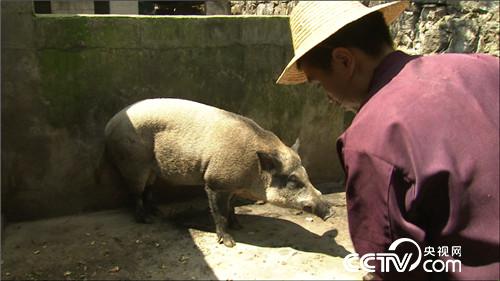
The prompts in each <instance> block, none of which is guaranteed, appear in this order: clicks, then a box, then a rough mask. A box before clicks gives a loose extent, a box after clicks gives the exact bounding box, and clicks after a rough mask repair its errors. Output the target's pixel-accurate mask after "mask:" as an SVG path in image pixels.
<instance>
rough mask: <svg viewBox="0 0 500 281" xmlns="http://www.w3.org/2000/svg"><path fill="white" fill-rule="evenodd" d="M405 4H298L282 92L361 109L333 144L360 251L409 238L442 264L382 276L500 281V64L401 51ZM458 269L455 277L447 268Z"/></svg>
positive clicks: (478, 57) (487, 59) (473, 57)
mask: <svg viewBox="0 0 500 281" xmlns="http://www.w3.org/2000/svg"><path fill="white" fill-rule="evenodd" d="M405 6H406V4H405V3H400V2H394V3H388V4H383V5H379V6H375V7H372V8H368V7H365V6H364V5H362V4H361V3H358V2H352V1H331V2H330V1H328V2H327V1H310V2H300V3H299V4H298V5H297V6H296V7H295V8H294V11H293V12H292V14H291V17H290V26H291V31H292V39H293V47H294V52H295V56H294V57H293V59H292V60H291V61H290V63H289V64H288V66H287V67H286V68H285V70H284V71H283V73H282V75H281V76H280V78H279V79H278V81H277V83H282V84H296V83H302V82H306V81H309V82H319V83H320V84H321V85H322V86H323V87H324V88H325V89H326V90H327V92H328V97H329V99H331V100H332V101H335V102H338V103H340V104H341V105H343V106H346V107H349V108H352V109H355V110H357V115H356V117H355V118H354V120H353V122H352V124H351V126H350V127H349V128H348V129H347V130H346V132H344V134H343V135H342V136H340V137H339V139H338V141H337V148H338V153H339V156H340V158H341V162H342V164H343V166H344V171H345V174H346V198H347V208H348V220H349V230H350V234H351V238H352V242H353V245H354V248H355V250H356V252H357V253H358V254H359V255H360V256H363V255H364V254H367V253H389V252H390V251H388V247H389V246H390V245H391V243H392V242H394V241H396V240H397V239H399V238H410V239H412V240H414V241H416V242H417V243H418V245H419V247H420V249H421V250H422V253H424V249H426V252H425V254H426V255H425V256H424V255H422V261H423V260H427V259H431V262H432V263H434V262H438V263H437V265H435V264H434V265H435V266H434V268H432V266H430V265H429V264H427V269H430V270H425V268H424V266H423V265H422V264H419V265H418V267H417V268H416V269H414V270H411V271H410V270H408V268H407V269H406V271H405V272H401V273H398V272H396V271H395V270H394V269H393V270H392V271H390V272H384V271H386V270H382V269H381V268H380V264H376V266H377V269H376V273H375V274H374V276H375V277H378V278H383V279H392V278H395V279H400V280H404V279H437V278H439V279H469V280H470V279H475V280H487V279H497V280H498V278H499V90H498V89H499V60H498V58H495V57H493V56H487V55H477V54H475V55H465V54H443V55H432V56H409V55H407V54H405V53H403V52H400V51H395V50H394V49H393V46H392V44H393V43H392V39H391V36H390V33H389V30H388V27H387V25H388V24H389V23H390V22H391V21H393V20H394V19H396V18H397V16H398V15H399V14H400V13H401V12H402V11H403V10H404V8H405ZM407 246H408V245H407ZM410 246H411V245H410ZM444 247H446V248H447V249H448V252H445V250H443V248H444ZM452 247H454V249H455V250H454V252H453V255H452V251H451V249H452ZM457 247H459V248H457ZM431 249H434V251H433V252H431ZM457 249H458V250H460V251H458V250H457ZM438 252H439V253H438ZM400 254H401V255H400V256H401V257H402V254H403V252H400ZM413 257H415V256H413ZM432 259H433V260H432ZM414 260H415V258H413V260H412V261H411V262H413V261H414ZM454 260H460V262H461V267H460V268H458V265H457V264H455V265H457V266H456V267H457V268H455V269H452V268H451V269H450V268H448V269H443V268H442V265H446V264H447V263H446V262H447V261H452V262H453V261H454ZM432 263H431V264H432ZM369 265H375V264H374V263H372V262H370V263H369ZM428 271H431V272H428ZM436 271H442V272H439V273H438V272H436Z"/></svg>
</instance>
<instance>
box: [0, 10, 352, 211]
mask: <svg viewBox="0 0 500 281" xmlns="http://www.w3.org/2000/svg"><path fill="white" fill-rule="evenodd" d="M30 5H31V3H29V2H10V1H7V2H4V1H3V2H2V195H3V196H2V203H3V204H2V210H3V212H5V213H6V214H7V216H8V217H11V218H13V219H31V218H37V217H45V216H55V215H62V214H71V213H75V212H81V211H88V210H96V209H102V208H113V207H118V206H123V203H124V200H125V198H126V196H125V193H124V192H123V189H122V188H121V184H120V182H119V181H118V180H117V179H116V177H115V176H114V175H113V174H111V173H108V174H107V175H105V177H104V181H103V182H101V183H97V182H96V181H95V179H94V176H93V174H94V170H95V169H96V167H97V165H98V161H99V158H100V155H101V153H102V148H103V146H102V132H103V128H104V125H105V123H106V121H107V120H108V119H109V118H110V117H111V116H112V115H113V114H114V113H115V112H117V111H118V110H119V109H121V108H123V107H124V106H126V105H129V104H131V103H133V102H135V101H138V100H141V99H145V98H151V97H180V98H185V99H191V100H196V101H200V102H203V103H206V104H210V105H214V106H217V107H220V108H224V109H226V110H230V111H233V112H236V113H239V114H242V115H245V116H248V117H250V118H252V119H254V120H255V121H256V122H257V123H259V124H260V125H261V126H263V127H264V128H266V129H269V130H272V131H273V132H275V133H276V134H277V135H278V136H279V137H280V138H281V139H282V140H283V141H284V142H285V143H287V144H289V145H291V144H292V143H293V142H294V141H295V139H296V138H297V137H299V136H300V138H301V139H302V147H301V155H302V158H303V162H304V163H305V165H306V168H307V169H308V172H309V174H310V176H311V178H312V179H313V181H315V182H325V181H334V180H339V179H341V177H342V173H341V169H340V167H339V164H338V160H337V158H336V155H335V138H336V137H337V136H338V135H339V134H340V132H341V131H342V129H343V111H342V110H340V109H339V108H336V107H334V106H331V105H329V104H328V103H327V102H326V99H325V98H324V94H323V93H322V91H321V90H320V89H318V88H315V87H312V86H307V85H301V86H278V85H276V84H275V82H274V81H275V80H276V78H277V77H278V75H279V74H280V71H281V70H282V68H283V67H284V66H285V65H286V63H287V60H288V59H289V58H290V57H291V55H292V50H291V42H290V34H289V27H288V19H287V18H286V17H149V16H135V17H127V16H57V15H52V16H33V14H32V12H31V6H30Z"/></svg>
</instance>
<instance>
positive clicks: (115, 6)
mask: <svg viewBox="0 0 500 281" xmlns="http://www.w3.org/2000/svg"><path fill="white" fill-rule="evenodd" d="M109 13H110V14H120V15H137V14H139V4H138V2H137V1H131V0H124V1H117V0H115V1H109Z"/></svg>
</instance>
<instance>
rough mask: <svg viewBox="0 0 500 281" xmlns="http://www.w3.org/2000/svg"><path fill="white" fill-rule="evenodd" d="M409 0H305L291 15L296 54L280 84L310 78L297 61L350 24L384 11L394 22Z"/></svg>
mask: <svg viewBox="0 0 500 281" xmlns="http://www.w3.org/2000/svg"><path fill="white" fill-rule="evenodd" d="M407 5H408V3H407V2H399V1H398V2H391V3H386V4H382V5H377V6H373V7H370V8H369V7H366V6H365V5H363V4H362V3H360V2H358V1H301V2H299V3H298V4H297V6H295V8H294V9H293V11H292V13H291V15H290V29H291V32H292V41H293V50H294V53H295V55H294V57H293V58H292V60H291V61H290V63H288V65H287V66H286V68H285V70H284V71H283V73H282V74H281V75H280V77H279V78H278V81H276V83H278V84H298V83H304V82H306V81H307V77H306V75H305V74H304V72H302V71H300V70H299V69H298V68H297V64H296V62H297V60H298V59H299V58H301V57H302V56H303V55H305V54H306V53H307V52H308V51H309V50H311V49H312V48H314V47H315V46H316V45H318V44H319V43H321V42H322V41H323V40H325V39H327V38H328V37H330V36H331V35H332V34H334V33H335V32H337V31H339V29H341V28H342V27H344V26H346V25H347V24H349V23H351V22H353V21H356V20H358V19H360V18H362V17H364V16H366V15H368V14H370V13H372V12H375V11H380V12H382V14H383V15H384V19H385V22H386V23H387V24H388V25H389V24H390V23H392V22H393V21H394V20H395V19H396V18H397V17H398V16H399V15H400V14H401V13H402V12H403V11H404V9H405V8H406V7H407Z"/></svg>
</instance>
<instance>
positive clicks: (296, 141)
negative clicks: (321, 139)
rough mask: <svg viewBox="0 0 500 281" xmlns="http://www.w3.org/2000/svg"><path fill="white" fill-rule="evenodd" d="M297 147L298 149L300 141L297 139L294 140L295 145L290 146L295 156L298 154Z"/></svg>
mask: <svg viewBox="0 0 500 281" xmlns="http://www.w3.org/2000/svg"><path fill="white" fill-rule="evenodd" d="M299 147H300V139H299V138H297V139H296V140H295V143H294V144H293V145H292V149H293V151H295V152H296V153H297V154H298V153H299Z"/></svg>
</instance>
